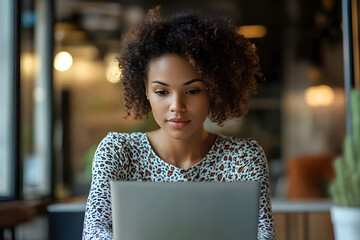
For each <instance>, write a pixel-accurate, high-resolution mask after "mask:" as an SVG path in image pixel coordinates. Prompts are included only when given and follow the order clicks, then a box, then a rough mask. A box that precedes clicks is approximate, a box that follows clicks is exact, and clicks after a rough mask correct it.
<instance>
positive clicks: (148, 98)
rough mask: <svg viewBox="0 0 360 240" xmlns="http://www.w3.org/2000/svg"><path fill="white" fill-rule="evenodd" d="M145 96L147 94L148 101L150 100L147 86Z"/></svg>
mask: <svg viewBox="0 0 360 240" xmlns="http://www.w3.org/2000/svg"><path fill="white" fill-rule="evenodd" d="M145 94H146V99H147V100H149V92H148V88H147V86H146V85H145Z"/></svg>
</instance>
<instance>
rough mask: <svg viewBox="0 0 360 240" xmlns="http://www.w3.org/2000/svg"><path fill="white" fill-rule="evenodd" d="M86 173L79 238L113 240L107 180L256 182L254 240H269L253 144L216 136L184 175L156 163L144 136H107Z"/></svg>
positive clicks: (261, 172)
mask: <svg viewBox="0 0 360 240" xmlns="http://www.w3.org/2000/svg"><path fill="white" fill-rule="evenodd" d="M92 174H93V177H92V182H91V188H90V193H89V197H88V201H87V205H86V212H85V219H84V229H83V239H113V233H112V218H111V203H110V187H109V182H110V180H117V181H118V180H127V181H154V182H176V181H195V182H197V181H209V182H210V181H224V182H225V181H226V182H231V181H260V182H261V194H260V215H259V225H258V230H259V231H258V239H275V233H274V227H273V218H272V212H271V204H270V197H269V181H268V175H269V174H268V165H267V161H266V157H265V154H264V151H263V150H262V148H261V147H260V146H259V145H258V143H257V142H256V141H255V140H251V139H247V140H245V139H240V138H236V137H229V136H224V135H221V134H218V137H217V139H216V141H215V143H214V145H213V146H212V148H211V150H210V151H209V152H208V153H207V155H206V156H205V157H204V158H203V160H201V161H200V162H199V163H197V164H195V165H193V166H191V167H190V168H188V169H186V170H185V169H180V168H177V167H175V166H173V165H171V164H169V163H167V162H165V161H163V160H162V159H160V158H159V157H158V156H157V155H156V154H155V152H154V151H153V149H152V147H151V145H150V143H149V140H148V137H147V135H146V133H139V132H137V133H130V134H128V133H109V134H108V135H107V136H106V137H105V138H104V139H103V140H102V141H101V143H100V144H99V146H98V148H97V150H96V153H95V156H94V160H93V168H92Z"/></svg>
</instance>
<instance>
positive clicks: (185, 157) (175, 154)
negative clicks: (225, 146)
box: [148, 129, 216, 169]
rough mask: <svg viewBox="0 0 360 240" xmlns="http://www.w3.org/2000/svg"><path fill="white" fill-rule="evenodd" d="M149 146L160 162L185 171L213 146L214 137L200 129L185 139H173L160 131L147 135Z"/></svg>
mask: <svg viewBox="0 0 360 240" xmlns="http://www.w3.org/2000/svg"><path fill="white" fill-rule="evenodd" d="M148 137H149V140H150V142H151V145H152V147H153V149H154V151H155V153H156V155H158V156H159V157H160V158H161V159H162V160H164V161H165V162H167V163H169V164H172V165H174V166H176V167H178V168H183V169H187V168H189V167H191V166H193V165H194V164H196V163H197V162H199V161H201V160H202V159H203V158H204V157H205V156H206V154H207V153H208V152H209V150H210V149H211V147H212V146H213V144H214V142H215V140H216V135H215V134H213V133H209V132H207V131H206V130H205V129H201V131H198V132H197V133H195V134H193V135H192V136H190V137H188V138H186V139H175V138H172V137H171V136H169V135H168V134H166V133H165V132H164V131H162V129H158V130H155V131H153V132H150V133H149V134H148Z"/></svg>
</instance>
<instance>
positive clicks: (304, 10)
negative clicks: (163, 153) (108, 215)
mask: <svg viewBox="0 0 360 240" xmlns="http://www.w3.org/2000/svg"><path fill="white" fill-rule="evenodd" d="M159 4H160V5H161V6H162V7H163V8H164V11H165V12H167V13H171V12H176V11H179V10H182V9H201V10H203V11H205V12H207V13H213V14H221V15H225V16H228V17H230V18H232V19H233V21H234V22H235V23H236V25H237V26H238V28H237V31H238V33H239V34H243V35H245V37H248V38H250V39H251V41H252V42H253V43H255V45H256V46H257V48H258V51H259V55H260V63H261V67H262V69H263V72H264V75H265V77H266V81H265V82H261V83H259V88H258V93H257V95H255V96H254V97H253V98H252V99H251V103H250V110H249V113H248V114H247V115H246V116H245V117H244V118H243V119H240V120H236V121H235V120H232V121H227V122H226V123H225V126H224V127H218V126H217V125H215V124H213V123H211V122H209V121H206V124H205V125H206V128H207V129H208V130H209V131H212V132H218V133H222V134H225V135H234V136H240V137H245V138H248V137H251V138H254V139H256V140H257V141H258V142H259V143H260V144H261V145H262V146H263V148H264V150H265V152H266V154H267V158H268V162H269V166H270V184H271V196H272V198H273V199H283V200H287V199H326V198H327V197H328V193H327V184H328V182H329V181H330V180H331V179H332V177H333V170H332V167H331V166H332V160H333V159H334V157H336V156H338V155H340V154H341V153H342V144H343V139H344V135H345V108H346V101H345V93H344V71H343V68H344V67H343V38H342V20H341V17H342V15H341V1H340V0H301V1H300V0H274V1H267V0H252V1H245V0H207V1H205V0H183V1H170V0H168V1H156V0H147V1H145V0H116V1H115V0H106V1H105V0H101V1H100V0H49V1H47V0H16V1H12V0H2V1H1V3H0V7H1V8H0V12H1V14H0V19H1V22H2V23H3V24H2V25H3V28H4V29H3V31H2V34H1V35H2V36H1V37H0V44H1V48H0V51H1V54H0V62H1V64H0V65H1V66H0V70H1V72H2V79H1V85H2V87H1V88H0V99H1V101H0V110H1V116H2V117H1V118H0V129H1V136H0V199H1V202H4V203H9V202H21V203H22V204H23V203H24V202H26V203H31V204H32V205H36V206H41V207H42V209H43V211H40V212H42V214H38V215H36V217H35V218H31V221H27V224H28V225H26V224H25V223H22V224H23V225H21V224H20V225H19V226H27V228H26V227H25V228H21V227H15V228H14V229H12V228H11V227H10V230H11V229H12V230H11V231H15V232H16V234H17V236H18V239H48V238H51V237H49V236H50V235H49V234H50V233H49V231H50V230H49V217H48V210H44V209H46V208H45V207H47V206H48V205H50V204H54V203H59V202H81V201H84V199H85V198H86V197H87V194H88V191H89V187H90V181H91V162H92V157H93V154H94V152H95V149H96V147H97V145H98V144H99V142H100V141H101V139H102V138H103V137H105V136H106V134H107V133H108V132H110V131H115V132H133V131H142V132H143V131H150V130H152V129H155V128H157V125H156V123H155V121H154V120H153V118H152V116H151V115H149V118H148V119H144V120H141V121H138V120H136V121H135V120H132V119H127V120H125V119H124V118H123V117H124V115H125V114H124V106H123V102H122V88H121V82H119V76H120V74H121V72H120V71H119V69H118V66H117V62H116V57H117V56H118V54H119V52H120V50H121V44H122V41H123V38H124V34H126V33H127V32H128V31H129V30H130V29H132V27H133V26H134V25H136V24H138V23H139V22H141V21H142V20H143V18H144V16H145V15H146V13H147V11H148V9H149V8H152V7H154V6H156V5H159ZM355 10H358V9H355ZM357 69H358V67H357ZM31 204H30V205H31ZM25 205H26V204H25ZM28 205H29V204H28ZM0 210H1V207H0ZM0 218H3V215H1V216H0ZM29 219H30V218H29ZM36 221H38V222H36ZM50 221H51V219H50ZM24 222H25V221H24ZM24 224H25V225H24ZM32 224H33V225H32ZM14 226H15V225H14ZM16 226H17V225H16ZM44 226H45V227H44ZM80 227H81V226H80ZM0 228H1V227H0ZM4 229H5V230H3V234H4V236H5V238H7V237H8V238H9V237H10V236H11V235H12V233H11V231H10V232H9V231H8V230H6V227H4ZM29 229H30V230H31V229H39V230H41V231H38V232H37V233H36V234H38V235H36V234H35V233H32V234H35V237H31V234H30V235H28V234H26V231H30V230H29ZM80 231H81V229H80Z"/></svg>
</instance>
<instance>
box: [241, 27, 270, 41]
mask: <svg viewBox="0 0 360 240" xmlns="http://www.w3.org/2000/svg"><path fill="white" fill-rule="evenodd" d="M236 32H237V33H238V34H239V35H244V36H245V37H246V38H262V37H265V36H266V32H267V31H266V27H265V26H262V25H247V26H240V27H238V28H237V30H236Z"/></svg>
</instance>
